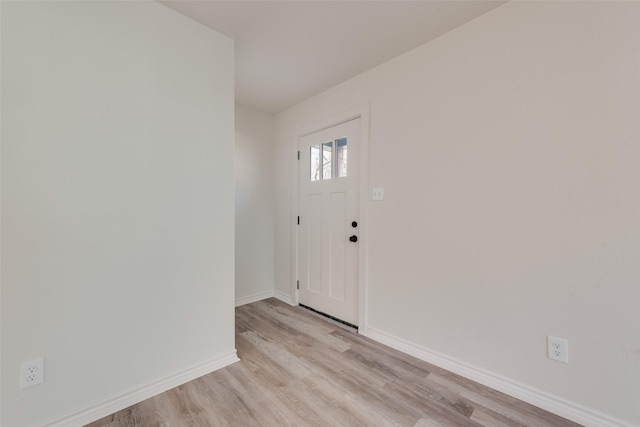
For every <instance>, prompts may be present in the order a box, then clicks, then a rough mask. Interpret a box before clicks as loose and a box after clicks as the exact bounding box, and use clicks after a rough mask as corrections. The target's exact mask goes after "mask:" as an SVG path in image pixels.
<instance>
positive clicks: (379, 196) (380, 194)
mask: <svg viewBox="0 0 640 427" xmlns="http://www.w3.org/2000/svg"><path fill="white" fill-rule="evenodd" d="M371 200H384V188H382V187H374V188H373V190H372V191H371Z"/></svg>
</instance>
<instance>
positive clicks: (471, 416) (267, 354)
mask: <svg viewBox="0 0 640 427" xmlns="http://www.w3.org/2000/svg"><path fill="white" fill-rule="evenodd" d="M236 347H237V349H238V356H239V357H240V358H241V359H242V361H241V362H238V363H235V364H233V365H231V366H228V367H226V368H224V369H221V370H218V371H216V372H213V373H211V374H209V375H205V376H204V377H201V378H198V379H197V380H194V381H191V382H190V383H187V384H185V385H182V386H180V387H177V388H174V389H172V390H169V391H168V392H166V393H162V394H160V395H158V396H156V397H153V398H151V399H148V400H145V401H144V402H141V403H139V404H137V405H134V406H132V407H130V408H127V409H124V410H122V411H120V412H118V413H116V414H113V415H110V416H108V417H105V418H103V419H101V420H99V421H96V422H95V423H92V424H89V426H88V427H133V426H145V427H146V426H163V427H169V426H172V427H183V426H185V427H186V426H188V427H192V426H201V427H209V426H216V427H217V426H243V427H244V426H247V427H249V426H330V427H339V426H407V427H449V426H465V427H466V426H490V427H505V426H535V427H546V426H549V427H551V426H553V427H569V426H578V424H575V423H573V422H570V421H568V420H565V419H563V418H559V417H557V416H555V415H553V414H550V413H548V412H545V411H543V410H541V409H538V408H536V407H533V406H531V405H528V404H526V403H524V402H521V401H518V400H516V399H513V398H511V397H508V396H506V395H504V394H502V393H499V392H497V391H495V390H492V389H489V388H487V387H484V386H481V385H479V384H477V383H475V382H472V381H469V380H466V379H464V378H462V377H460V376H458V375H455V374H452V373H450V372H447V371H445V370H443V369H440V368H437V367H435V366H433V365H430V364H428V363H425V362H422V361H420V360H418V359H415V358H413V357H411V356H408V355H405V354H403V353H400V352H398V351H396V350H393V349H391V348H389V347H386V346H384V345H381V344H378V343H376V342H374V341H371V340H369V339H367V338H364V337H362V336H360V335H357V334H356V333H354V332H352V331H350V330H347V329H345V328H343V327H341V326H338V325H337V324H334V323H333V322H331V321H328V320H326V319H324V318H320V317H318V316H317V315H314V314H312V313H310V312H308V311H306V310H304V309H302V308H299V307H291V306H288V305H286V304H284V303H282V302H280V301H278V300H276V299H274V298H271V299H268V300H265V301H260V302H257V303H253V304H248V305H245V306H241V307H238V308H236Z"/></svg>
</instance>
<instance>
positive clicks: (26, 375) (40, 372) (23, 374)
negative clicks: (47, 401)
mask: <svg viewBox="0 0 640 427" xmlns="http://www.w3.org/2000/svg"><path fill="white" fill-rule="evenodd" d="M43 382H44V359H43V358H40V359H35V360H30V361H28V362H22V363H21V364H20V389H23V388H27V387H31V386H34V385H37V384H42V383H43Z"/></svg>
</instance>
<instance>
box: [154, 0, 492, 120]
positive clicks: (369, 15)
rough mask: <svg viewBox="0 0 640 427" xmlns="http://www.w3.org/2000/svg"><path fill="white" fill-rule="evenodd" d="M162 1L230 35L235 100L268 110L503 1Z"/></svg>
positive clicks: (308, 94)
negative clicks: (234, 66) (234, 63)
mask: <svg viewBox="0 0 640 427" xmlns="http://www.w3.org/2000/svg"><path fill="white" fill-rule="evenodd" d="M161 2H162V3H163V4H165V5H167V6H168V7H170V8H172V9H174V10H176V11H178V12H181V13H183V14H184V15H187V16H189V17H191V18H193V19H195V20H197V21H199V22H201V23H203V24H205V25H207V26H209V27H211V28H213V29H215V30H217V31H219V32H221V33H223V34H226V35H228V36H230V37H232V38H233V39H235V48H236V102H237V103H238V104H241V105H244V106H247V107H251V108H255V109H258V110H261V111H264V112H267V113H272V114H273V113H278V112H280V111H282V110H284V109H286V108H288V107H290V106H292V105H295V104H297V103H299V102H301V101H303V100H305V99H307V98H309V97H311V96H313V95H316V94H318V93H320V92H322V91H324V90H326V89H328V88H330V87H332V86H335V85H336V84H338V83H341V82H343V81H345V80H347V79H349V78H350V77H353V76H355V75H357V74H360V73H362V72H364V71H366V70H368V69H370V68H372V67H375V66H376V65H379V64H381V63H383V62H385V61H388V60H389V59H391V58H394V57H396V56H398V55H400V54H402V53H404V52H407V51H409V50H411V49H413V48H415V47H418V46H420V45H421V44H424V43H426V42H428V41H429V40H432V39H434V38H436V37H438V36H440V35H442V34H444V33H446V32H447V31H450V30H452V29H454V28H456V27H459V26H461V25H463V24H465V23H467V22H469V21H471V20H473V19H474V18H476V17H478V16H480V15H482V14H483V13H486V12H488V11H490V10H491V9H493V8H495V7H498V6H500V5H501V4H503V3H505V1H486V0H472V1H456V0H447V1H430V0H429V1H427V0H423V1H402V0H395V1H366V0H360V1H327V0H322V1H269V0H262V1H239V0H236V1H211V0H210V1H202V0H200V1H183V0H169V1H162V0H161Z"/></svg>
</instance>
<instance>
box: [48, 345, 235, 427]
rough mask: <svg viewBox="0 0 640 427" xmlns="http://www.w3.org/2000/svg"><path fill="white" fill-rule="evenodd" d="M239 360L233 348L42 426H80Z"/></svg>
mask: <svg viewBox="0 0 640 427" xmlns="http://www.w3.org/2000/svg"><path fill="white" fill-rule="evenodd" d="M239 360H240V359H238V356H237V355H236V352H235V350H234V351H233V352H232V353H228V354H225V355H222V356H220V357H217V358H215V359H213V360H210V361H209V362H206V363H203V364H201V365H198V366H194V367H193V368H190V369H187V370H185V371H182V372H180V373H178V374H175V375H172V376H170V377H167V378H165V379H162V380H160V381H156V382H154V383H151V384H149V385H147V386H144V387H140V388H138V389H135V390H132V391H130V392H127V393H124V394H122V395H120V396H117V397H114V398H112V399H108V400H106V401H104V402H102V403H99V404H97V405H94V406H92V407H90V408H87V409H84V410H82V411H79V412H76V413H73V414H70V415H67V416H65V417H64V418H61V419H58V420H56V421H52V422H50V423H48V424H44V425H43V426H42V427H75V426H78V427H82V426H84V425H86V424H89V423H91V422H93V421H96V420H99V419H100V418H103V417H106V416H108V415H111V414H113V413H114V412H118V411H121V410H122V409H125V408H128V407H129V406H131V405H135V404H136V403H140V402H142V401H143V400H146V399H149V398H150V397H153V396H156V395H158V394H160V393H163V392H165V391H167V390H170V389H172V388H174V387H177V386H179V385H182V384H185V383H188V382H189V381H192V380H195V379H196V378H199V377H201V376H203V375H206V374H209V373H211V372H213V371H217V370H218V369H221V368H224V367H225V366H228V365H231V364H232V363H235V362H237V361H239Z"/></svg>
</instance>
